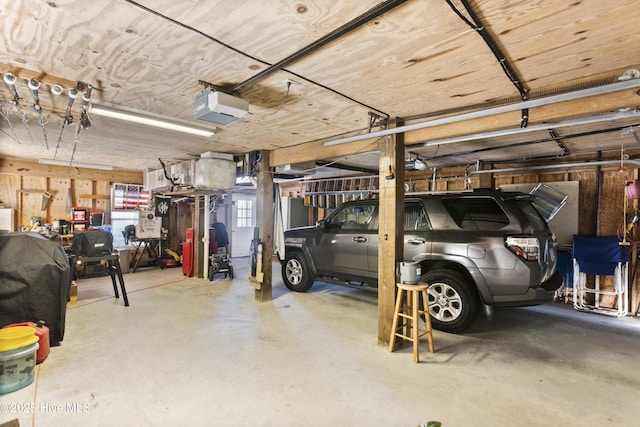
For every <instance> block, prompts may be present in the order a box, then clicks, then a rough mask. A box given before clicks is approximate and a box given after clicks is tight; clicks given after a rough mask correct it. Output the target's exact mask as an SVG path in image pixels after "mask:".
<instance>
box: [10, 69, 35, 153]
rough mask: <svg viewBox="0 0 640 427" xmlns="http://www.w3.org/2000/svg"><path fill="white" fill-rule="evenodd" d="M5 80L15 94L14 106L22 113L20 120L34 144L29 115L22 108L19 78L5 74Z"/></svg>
mask: <svg viewBox="0 0 640 427" xmlns="http://www.w3.org/2000/svg"><path fill="white" fill-rule="evenodd" d="M3 80H4V82H5V83H6V84H7V86H9V89H11V93H12V94H13V106H14V107H15V109H16V110H17V111H18V112H19V113H20V120H21V121H22V124H24V127H25V129H26V130H27V134H28V135H29V139H30V140H31V142H33V137H32V136H31V131H30V130H29V124H28V122H29V121H28V120H27V115H26V113H25V111H24V109H23V108H22V107H21V106H20V96H18V90H17V89H16V80H17V78H16V76H15V74H13V73H4V75H3Z"/></svg>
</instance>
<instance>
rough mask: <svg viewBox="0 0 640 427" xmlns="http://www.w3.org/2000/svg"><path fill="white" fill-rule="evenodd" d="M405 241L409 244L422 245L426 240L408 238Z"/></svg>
mask: <svg viewBox="0 0 640 427" xmlns="http://www.w3.org/2000/svg"><path fill="white" fill-rule="evenodd" d="M407 243H409V244H411V245H424V244H425V243H427V241H426V240H424V239H408V240H407Z"/></svg>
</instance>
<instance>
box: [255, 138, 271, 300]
mask: <svg viewBox="0 0 640 427" xmlns="http://www.w3.org/2000/svg"><path fill="white" fill-rule="evenodd" d="M269 154H270V152H269V151H266V150H263V151H262V155H261V156H260V162H259V164H258V188H257V189H256V193H257V195H258V198H257V216H258V218H257V224H258V228H259V230H260V233H259V237H260V243H262V272H263V274H264V278H263V281H262V284H261V285H260V289H256V290H255V299H256V300H257V301H260V302H266V301H271V300H272V296H271V288H272V283H273V278H272V270H273V261H272V258H273V173H272V169H270V168H269Z"/></svg>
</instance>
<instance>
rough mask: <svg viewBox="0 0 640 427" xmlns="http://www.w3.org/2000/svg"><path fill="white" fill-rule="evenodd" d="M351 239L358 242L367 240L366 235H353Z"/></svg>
mask: <svg viewBox="0 0 640 427" xmlns="http://www.w3.org/2000/svg"><path fill="white" fill-rule="evenodd" d="M353 241H354V242H358V243H363V242H366V241H367V238H366V237H362V236H358V237H354V238H353Z"/></svg>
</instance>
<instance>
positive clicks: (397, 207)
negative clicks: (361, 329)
mask: <svg viewBox="0 0 640 427" xmlns="http://www.w3.org/2000/svg"><path fill="white" fill-rule="evenodd" d="M397 126H402V125H401V124H400V123H398V124H397ZM403 136H404V135H403V134H397V135H395V137H393V136H388V137H385V138H382V139H381V140H380V143H379V144H378V147H379V150H380V162H379V168H380V185H379V187H380V188H379V189H380V193H379V199H380V207H379V221H378V223H379V228H378V343H380V344H385V345H388V344H389V339H390V337H391V325H392V322H393V311H394V303H395V294H396V265H397V263H398V262H399V261H402V259H403V253H404V141H403Z"/></svg>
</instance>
